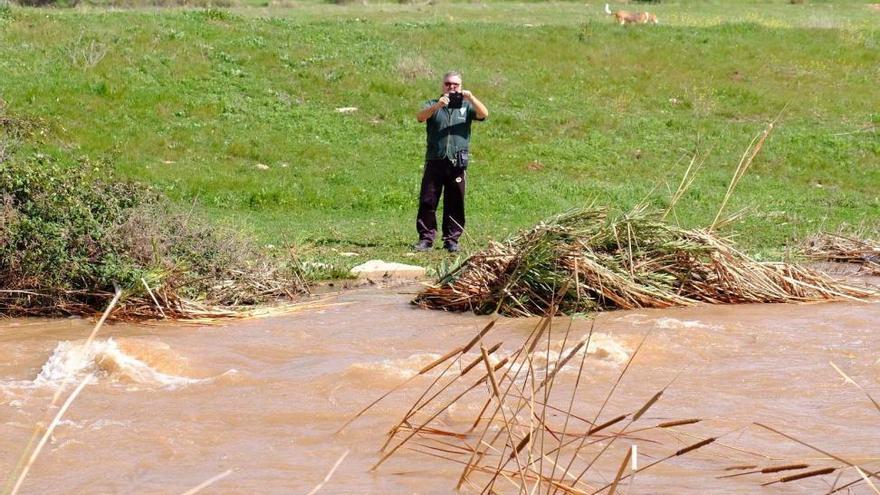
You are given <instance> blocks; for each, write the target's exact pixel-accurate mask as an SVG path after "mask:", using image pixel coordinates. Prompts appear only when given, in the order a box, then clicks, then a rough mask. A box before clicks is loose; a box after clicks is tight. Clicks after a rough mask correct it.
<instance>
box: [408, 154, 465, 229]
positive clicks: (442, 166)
mask: <svg viewBox="0 0 880 495" xmlns="http://www.w3.org/2000/svg"><path fill="white" fill-rule="evenodd" d="M466 183H467V173H466V172H465V170H464V169H461V168H458V167H454V166H453V165H452V162H451V161H450V160H448V159H446V158H441V159H437V160H427V161H426V162H425V174H424V175H423V176H422V190H421V192H420V193H419V214H418V217H417V218H416V230H417V231H418V232H419V240H427V241H431V242H433V241H434V237H435V236H436V234H437V205H438V204H439V203H440V196H441V195H442V196H443V240H444V241H454V242H458V238H459V237H461V234H462V232H464V188H465V184H466Z"/></svg>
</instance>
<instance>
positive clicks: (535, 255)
mask: <svg viewBox="0 0 880 495" xmlns="http://www.w3.org/2000/svg"><path fill="white" fill-rule="evenodd" d="M568 281H571V282H570V285H569V286H568V288H567V290H565V291H563V292H562V294H561V296H560V297H559V298H558V299H559V301H558V302H557V303H556V304H555V305H554V307H556V308H557V310H558V313H563V314H573V313H584V312H590V311H596V310H606V309H635V308H649V307H653V308H665V307H670V306H688V305H693V304H697V303H701V302H704V303H711V304H742V303H770V302H774V303H779V302H808V301H821V300H831V299H841V298H848V299H860V298H866V297H870V296H873V295H876V294H877V291H875V290H871V289H867V288H861V287H855V286H851V285H847V284H845V283H842V282H838V281H835V280H832V279H831V278H830V277H828V276H827V275H824V274H822V273H820V272H818V271H815V270H811V269H808V268H804V267H800V266H797V265H791V264H785V263H764V262H757V261H754V260H752V259H750V258H749V257H747V256H746V255H744V254H742V253H741V252H740V251H738V250H737V249H736V248H735V247H734V245H733V244H732V243H731V242H730V241H729V240H727V239H724V238H722V237H719V236H718V235H716V234H713V233H711V232H709V231H708V230H700V229H693V230H689V229H684V228H681V227H678V226H675V225H672V224H669V223H666V222H664V221H662V220H661V219H660V215H659V214H658V213H656V212H652V211H648V210H647V208H646V207H639V208H636V209H635V210H633V211H632V212H630V213H628V214H625V215H620V216H619V217H617V218H613V219H609V218H608V212H607V210H605V209H602V208H592V209H582V210H575V211H571V212H568V213H565V214H562V215H559V216H556V217H553V218H551V219H549V220H546V221H544V222H541V223H540V224H538V225H537V226H536V227H534V228H532V229H531V230H528V231H525V232H522V233H520V234H518V235H516V236H514V237H512V238H510V239H508V240H507V241H505V242H493V243H491V244H490V245H489V247H487V248H486V249H485V250H483V251H482V252H479V253H476V254H474V255H472V256H470V257H469V258H467V259H466V260H464V261H463V262H462V263H461V264H460V265H459V266H457V267H456V268H454V269H453V270H452V271H450V272H449V273H448V274H447V275H446V276H444V277H443V278H441V279H440V281H439V282H438V284H437V285H435V286H432V287H428V288H426V289H425V290H423V291H422V292H421V293H420V294H418V295H417V297H416V298H415V300H414V301H413V302H414V304H417V305H419V306H422V307H425V308H431V309H444V310H450V311H468V310H473V311H475V312H477V313H493V312H498V313H501V314H504V315H508V316H534V315H540V314H543V313H544V312H545V311H546V309H547V308H548V307H550V306H551V304H550V302H551V300H552V299H553V298H554V297H555V292H557V288H558V287H561V286H563V285H564V282H568Z"/></svg>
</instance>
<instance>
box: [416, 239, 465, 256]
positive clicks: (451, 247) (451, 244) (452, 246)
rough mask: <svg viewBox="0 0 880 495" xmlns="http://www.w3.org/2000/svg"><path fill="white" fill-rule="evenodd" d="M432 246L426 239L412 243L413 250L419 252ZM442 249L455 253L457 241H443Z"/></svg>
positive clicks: (457, 248) (428, 249) (457, 249)
mask: <svg viewBox="0 0 880 495" xmlns="http://www.w3.org/2000/svg"><path fill="white" fill-rule="evenodd" d="M433 247H434V243H433V242H431V241H429V240H427V239H422V240H421V241H419V242H417V243H415V244H413V247H412V248H413V251H417V252H420V253H424V252H427V251H430V250H431V248H433ZM443 249H445V250H447V251H449V252H450V253H457V252H458V251H459V247H458V242H456V241H443Z"/></svg>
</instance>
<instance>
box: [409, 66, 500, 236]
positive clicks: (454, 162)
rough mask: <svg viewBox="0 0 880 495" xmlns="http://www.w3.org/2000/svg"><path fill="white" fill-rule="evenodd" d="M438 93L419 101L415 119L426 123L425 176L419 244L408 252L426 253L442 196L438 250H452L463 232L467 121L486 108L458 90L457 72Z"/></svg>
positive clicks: (486, 113)
mask: <svg viewBox="0 0 880 495" xmlns="http://www.w3.org/2000/svg"><path fill="white" fill-rule="evenodd" d="M442 91H443V95H442V96H440V98H438V99H436V100H430V101H427V102H425V104H424V105H423V106H422V110H421V111H419V113H418V114H417V115H416V118H417V119H418V120H419V122H427V126H426V130H427V150H426V152H425V172H424V175H422V188H421V192H420V193H419V213H418V216H417V218H416V231H418V233H419V242H417V243H416V244H415V245H414V246H413V249H415V250H416V251H429V250H430V249H431V248H432V247H433V245H434V236H435V235H436V233H437V215H436V213H437V204H438V203H439V201H440V195H441V194H442V195H443V248H444V249H446V250H447V251H449V252H450V253H454V252H456V251H458V238H459V237H461V234H462V232H464V190H465V184H466V182H467V173H466V169H467V165H468V146H469V144H470V139H471V122H473V121H474V120H479V121H482V120H485V119H486V117H488V116H489V110H487V109H486V106H485V105H483V103H482V102H481V101H480V100H478V99H477V97H476V96H474V95H473V93H471V92H470V91H467V90H465V89H463V88H462V87H461V74H460V73H458V72H448V73H446V74H445V75H444V76H443V89H442Z"/></svg>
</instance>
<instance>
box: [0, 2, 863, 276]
mask: <svg viewBox="0 0 880 495" xmlns="http://www.w3.org/2000/svg"><path fill="white" fill-rule="evenodd" d="M645 8H648V9H650V10H652V11H656V12H657V14H658V16H659V18H660V20H661V23H660V24H659V25H658V26H636V27H630V28H621V27H620V26H616V25H614V23H613V22H612V21H611V19H610V18H609V17H607V16H605V15H604V14H603V13H602V12H601V10H602V9H601V5H599V4H596V5H582V4H576V3H534V4H531V3H530V4H509V3H492V2H489V3H481V4H460V3H443V2H441V3H437V4H434V5H415V4H413V5H398V4H394V5H389V4H375V5H331V4H325V3H320V2H302V3H297V4H296V5H291V6H290V7H287V8H285V7H283V6H278V5H270V6H269V7H267V8H246V7H237V8H230V9H216V8H213V9H144V8H140V9H131V10H106V9H101V8H95V7H89V8H80V9H74V10H57V9H52V10H32V9H22V8H16V7H13V8H12V9H11V10H10V11H9V13H8V14H4V18H3V20H2V30H0V68H2V71H3V73H4V77H3V78H2V80H0V97H2V98H3V99H4V100H5V101H6V103H7V105H8V107H9V109H10V111H11V112H14V113H16V114H17V115H22V116H28V117H35V118H41V119H45V120H46V122H47V124H48V130H47V134H46V135H45V136H44V137H43V138H42V139H43V141H44V145H42V146H43V147H42V148H41V150H40V152H42V153H45V154H53V153H54V154H57V153H69V154H75V155H78V156H79V155H82V156H85V157H87V158H88V159H89V160H91V161H101V162H104V163H107V164H109V165H110V166H111V167H112V168H113V169H114V170H115V171H116V172H117V173H118V175H119V176H120V177H121V178H125V179H135V180H138V181H141V182H143V183H145V184H148V185H151V186H152V187H155V188H157V189H158V190H161V191H162V192H163V193H164V194H166V195H168V196H169V197H170V198H172V200H173V201H175V202H176V203H177V204H178V205H179V206H180V207H181V208H182V209H192V208H195V209H197V210H199V211H200V212H201V213H203V214H205V215H206V216H208V217H210V218H211V219H212V220H214V221H215V222H217V223H218V224H222V225H225V226H228V227H231V228H232V229H234V230H240V231H244V232H248V233H249V234H253V235H254V236H255V237H256V238H257V239H259V244H260V245H261V246H263V247H264V248H265V249H269V250H271V249H275V250H286V249H289V248H292V249H293V250H294V251H295V255H296V256H297V257H298V258H299V259H301V260H302V261H304V262H314V263H315V264H314V265H313V266H320V267H321V268H316V269H315V270H313V271H312V272H311V273H310V274H308V275H307V276H308V277H309V278H311V279H323V278H334V277H339V276H342V275H344V274H346V273H347V272H348V270H349V269H350V268H351V267H352V266H355V265H357V264H360V263H362V262H364V261H366V260H368V259H384V260H388V261H398V262H404V263H416V264H420V265H423V266H427V267H429V268H432V269H435V270H436V269H437V268H441V266H440V265H442V264H448V263H450V261H451V260H450V257H449V256H448V255H447V254H446V253H445V252H443V251H442V250H437V251H436V252H433V253H429V254H424V255H419V256H411V255H410V253H409V245H410V243H412V242H413V241H414V240H415V239H414V237H415V233H414V232H415V230H414V214H415V208H416V195H417V189H418V183H419V177H420V165H421V158H422V152H423V150H422V142H423V139H424V137H423V133H424V131H423V128H422V127H421V126H419V125H418V124H417V123H416V122H415V119H414V117H413V115H414V112H415V110H416V109H417V108H418V106H419V104H420V103H421V102H422V101H423V100H425V99H427V98H430V97H432V96H434V95H435V93H436V92H437V91H438V84H437V83H438V81H439V79H438V78H439V76H440V75H441V74H442V72H443V71H445V70H447V69H448V68H450V66H455V67H456V68H459V69H461V70H463V71H464V74H465V84H466V87H468V88H469V89H471V90H473V91H474V92H475V93H476V94H478V95H479V96H480V98H481V99H482V100H483V101H485V102H486V103H487V105H489V107H490V110H491V113H492V116H491V117H490V119H489V121H487V122H485V123H483V124H480V125H478V126H476V127H475V130H474V143H473V156H474V160H473V166H472V169H471V171H470V184H469V193H468V211H469V214H468V235H467V236H466V237H465V238H464V239H463V247H464V248H465V250H466V251H470V252H472V251H475V250H477V249H481V248H482V247H483V246H485V245H486V244H487V243H488V241H489V240H492V239H502V238H504V237H505V236H506V235H508V234H510V233H512V232H515V231H517V230H520V229H523V228H527V227H530V226H532V225H534V223H535V222H537V221H538V220H540V219H541V218H545V217H547V216H550V215H552V214H555V213H558V212H561V211H565V210H567V209H569V208H571V207H580V206H584V205H586V204H591V203H596V204H599V205H612V206H613V207H615V208H619V209H620V210H621V211H628V210H629V209H631V208H632V206H633V205H635V204H636V203H638V202H640V201H642V200H644V199H645V198H648V201H650V202H651V203H652V204H654V205H656V206H659V207H661V208H663V207H665V206H667V205H668V204H669V202H670V196H671V193H670V191H674V190H675V188H676V186H677V184H678V182H679V180H680V178H681V176H682V175H683V171H684V169H685V167H686V165H687V163H689V162H690V160H691V158H692V157H694V156H696V157H697V162H701V161H703V160H704V159H705V162H704V165H703V167H702V169H701V171H700V172H699V174H697V176H696V179H695V182H694V183H693V185H692V187H691V188H690V189H689V191H688V193H687V194H686V195H685V196H684V197H682V198H681V200H680V202H679V207H678V208H677V210H676V217H675V218H676V221H678V222H680V223H681V224H682V225H683V226H684V227H694V226H705V225H707V224H708V223H710V222H711V221H712V218H713V216H714V214H715V213H716V212H717V210H718V207H719V204H720V202H721V199H722V198H723V196H724V192H725V189H726V187H727V185H728V184H729V182H730V177H731V176H732V175H733V173H734V170H735V168H736V164H737V163H738V162H739V159H740V156H741V154H742V152H743V150H744V149H746V148H747V147H748V143H749V141H750V140H751V139H752V138H753V137H754V136H755V135H756V134H757V133H758V132H760V131H761V130H763V129H764V125H765V124H766V123H767V122H769V121H771V120H773V119H776V118H777V117H779V120H778V122H777V127H776V129H775V130H774V132H773V134H772V135H771V136H770V137H769V138H768V140H767V142H766V144H765V146H764V148H763V150H762V152H761V154H760V155H758V157H757V158H756V160H755V162H754V164H753V166H752V169H751V170H750V171H749V173H748V174H747V175H746V176H745V177H744V178H743V180H742V183H741V185H740V187H739V189H738V190H737V193H736V195H735V196H734V197H733V199H732V200H731V203H730V204H729V206H728V211H730V212H736V211H738V210H741V209H743V208H745V209H746V210H747V214H746V215H745V216H744V219H743V220H742V221H741V222H739V223H737V224H734V225H733V226H732V227H731V229H732V231H733V232H735V233H736V234H738V239H737V241H738V243H739V244H740V245H741V246H743V248H744V249H745V250H746V251H747V252H749V253H753V254H757V256H758V257H759V258H761V259H781V258H783V257H784V256H785V254H786V252H787V250H788V249H789V248H790V247H792V246H793V245H796V244H797V243H798V242H799V240H800V239H803V238H805V237H807V236H809V235H811V234H813V233H815V232H817V231H820V230H828V231H834V230H835V229H836V228H837V227H838V226H840V225H844V224H846V225H850V226H859V225H861V224H867V223H870V222H872V221H874V220H876V219H877V218H880V198H878V196H877V190H878V187H877V185H878V184H880V175H878V174H880V148H878V146H880V145H878V142H880V140H878V139H877V131H876V126H877V124H878V120H877V119H878V115H877V113H876V109H875V107H876V105H875V104H874V103H875V102H876V101H878V100H880V93H878V92H880V89H878V88H877V85H876V84H874V81H875V79H876V78H875V75H876V74H875V73H874V68H875V67H876V66H877V65H878V64H880V59H878V51H877V49H876V47H877V46H878V43H880V41H878V33H880V19H878V18H880V16H878V15H876V12H874V11H873V10H870V9H869V7H868V5H866V4H864V3H862V2H834V3H827V4H826V3H822V4H819V3H816V4H812V3H807V4H806V5H788V4H783V3H780V4H772V5H769V4H766V3H759V2H753V3H741V2H737V3H735V4H734V3H730V4H725V3H724V2H718V3H711V4H707V3H706V2H689V1H688V2H676V3H663V4H658V5H650V6H646V7H645ZM450 33H451V34H450ZM450 36H452V37H453V38H454V40H455V42H454V43H449V38H450ZM346 107H356V108H357V110H354V111H350V113H343V112H341V111H337V109H342V108H346ZM318 263H320V265H318ZM436 271H439V270H436Z"/></svg>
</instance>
